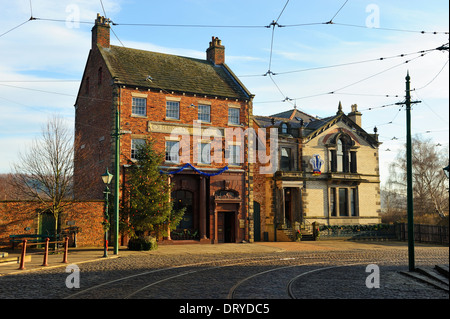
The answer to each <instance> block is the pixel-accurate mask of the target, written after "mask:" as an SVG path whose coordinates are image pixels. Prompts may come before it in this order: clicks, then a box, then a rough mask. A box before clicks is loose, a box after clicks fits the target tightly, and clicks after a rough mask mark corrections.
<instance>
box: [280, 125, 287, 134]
mask: <svg viewBox="0 0 450 319" xmlns="http://www.w3.org/2000/svg"><path fill="white" fill-rule="evenodd" d="M287 133H288V126H287V124H286V123H283V124H281V134H287Z"/></svg>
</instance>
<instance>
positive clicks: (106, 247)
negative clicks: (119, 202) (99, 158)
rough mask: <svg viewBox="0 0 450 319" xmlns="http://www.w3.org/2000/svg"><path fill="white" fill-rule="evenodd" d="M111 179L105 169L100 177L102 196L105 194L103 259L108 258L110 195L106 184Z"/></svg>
mask: <svg viewBox="0 0 450 319" xmlns="http://www.w3.org/2000/svg"><path fill="white" fill-rule="evenodd" d="M112 178H113V175H112V174H110V173H109V171H108V168H106V172H105V174H103V175H102V180H103V183H105V186H106V188H105V190H104V191H103V194H105V216H104V217H105V220H104V221H103V229H104V231H105V246H104V253H103V257H108V228H109V221H108V220H109V214H108V212H109V205H108V204H109V199H108V195H109V194H111V191H110V190H109V187H108V184H109V183H111V180H112Z"/></svg>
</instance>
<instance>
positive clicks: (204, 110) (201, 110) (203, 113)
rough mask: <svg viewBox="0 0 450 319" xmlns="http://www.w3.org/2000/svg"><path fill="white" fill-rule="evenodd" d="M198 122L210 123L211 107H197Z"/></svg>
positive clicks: (205, 105)
mask: <svg viewBox="0 0 450 319" xmlns="http://www.w3.org/2000/svg"><path fill="white" fill-rule="evenodd" d="M198 120H199V121H200V122H205V123H211V105H207V104H199V105H198Z"/></svg>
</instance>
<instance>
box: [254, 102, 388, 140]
mask: <svg viewBox="0 0 450 319" xmlns="http://www.w3.org/2000/svg"><path fill="white" fill-rule="evenodd" d="M253 119H254V120H255V121H256V123H257V124H258V125H259V126H260V127H263V128H266V127H270V126H272V125H274V126H275V127H280V126H281V124H282V123H287V124H288V125H289V127H290V129H291V134H292V135H293V136H294V137H298V136H299V129H300V127H303V131H302V136H303V138H306V140H311V139H313V138H314V137H315V136H317V134H319V133H320V132H321V131H323V130H324V129H326V128H327V126H329V125H331V124H333V123H335V122H337V121H344V122H345V123H347V124H348V125H349V126H351V127H353V128H355V130H356V131H355V132H356V133H355V134H358V135H360V136H361V137H362V138H364V139H365V140H366V141H367V142H369V143H370V144H371V145H374V146H377V145H378V144H379V143H378V140H377V139H376V134H375V135H373V134H368V133H367V132H366V131H364V130H363V129H362V128H360V127H359V126H358V125H357V124H355V123H354V122H353V121H352V120H351V119H350V118H349V117H348V116H347V115H345V114H344V113H343V112H338V113H337V114H336V115H333V116H329V117H325V118H316V117H313V116H311V115H308V114H306V113H304V112H301V111H298V110H297V109H293V110H289V111H285V112H281V113H277V114H274V115H271V116H259V115H254V116H253ZM300 119H301V120H303V126H301V121H300Z"/></svg>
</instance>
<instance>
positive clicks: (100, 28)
mask: <svg viewBox="0 0 450 319" xmlns="http://www.w3.org/2000/svg"><path fill="white" fill-rule="evenodd" d="M109 22H110V20H109V19H106V18H105V17H103V16H100V14H98V13H97V19H96V20H95V25H94V27H93V28H92V49H93V48H95V47H97V44H98V45H100V46H101V47H103V48H109V47H110V37H109V29H110V25H109Z"/></svg>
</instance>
